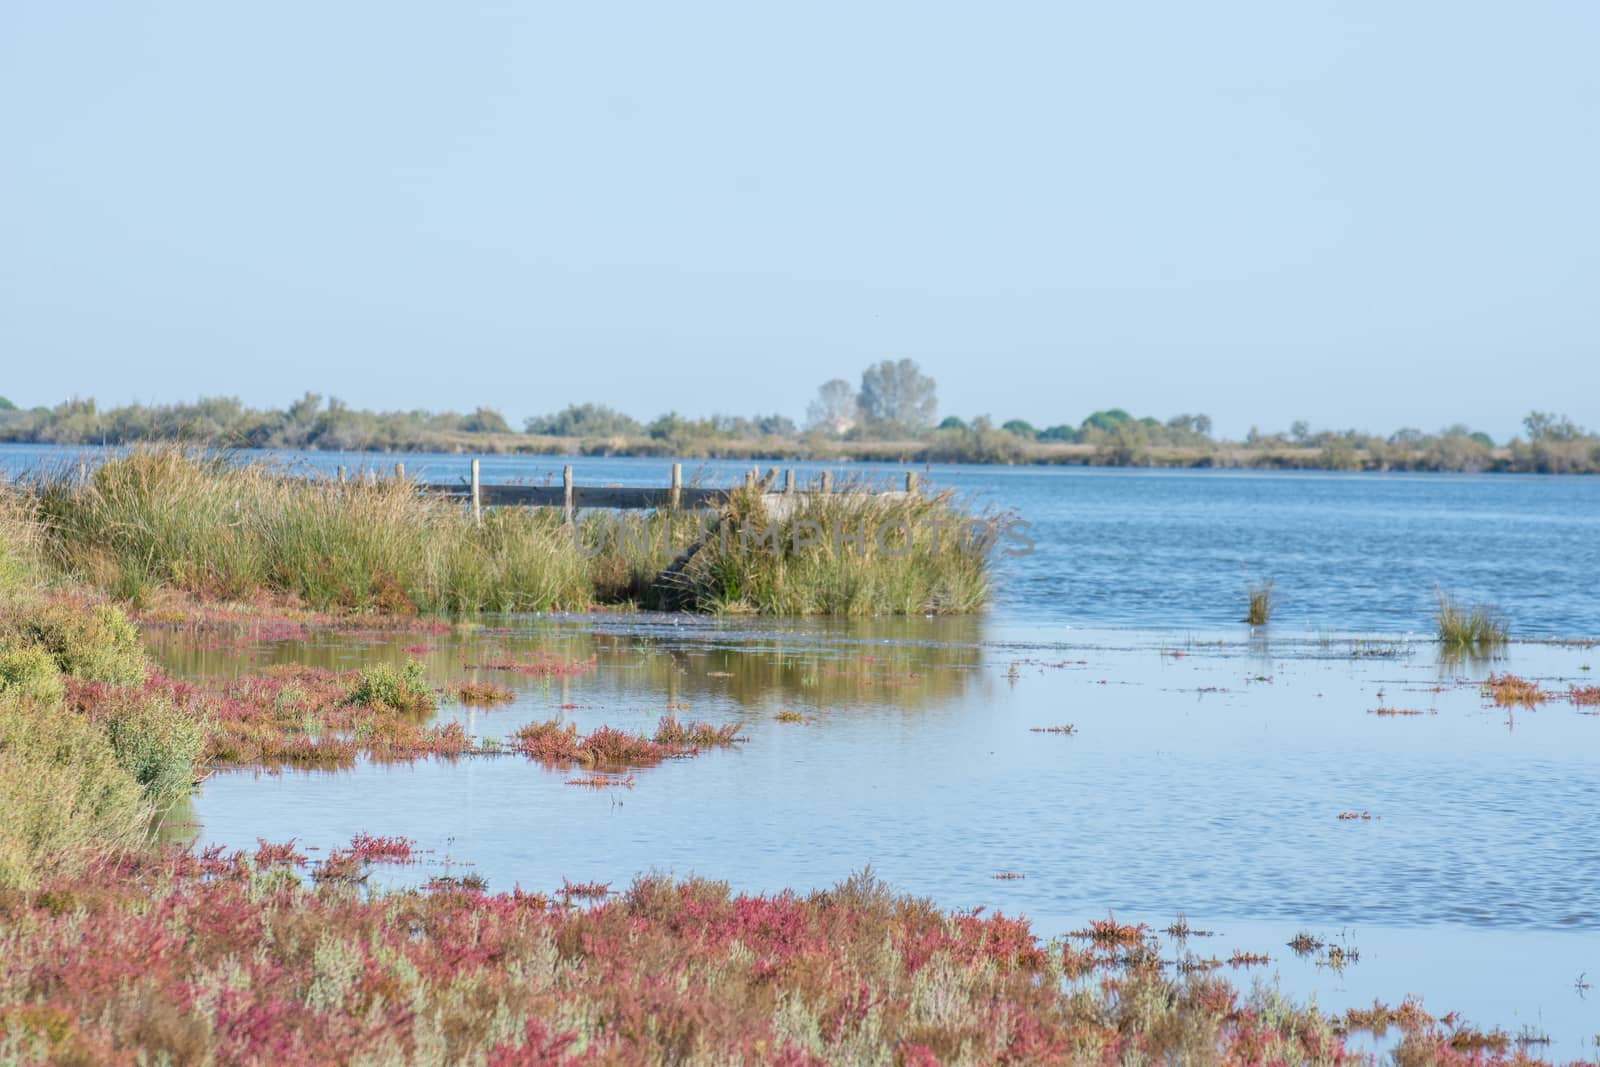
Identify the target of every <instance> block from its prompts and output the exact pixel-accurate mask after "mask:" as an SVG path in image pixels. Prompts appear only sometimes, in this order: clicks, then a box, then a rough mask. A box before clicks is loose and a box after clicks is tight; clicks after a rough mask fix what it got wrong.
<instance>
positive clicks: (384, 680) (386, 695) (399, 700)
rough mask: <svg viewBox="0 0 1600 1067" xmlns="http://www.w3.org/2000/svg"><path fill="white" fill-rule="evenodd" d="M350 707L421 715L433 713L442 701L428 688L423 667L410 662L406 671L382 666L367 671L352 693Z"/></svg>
mask: <svg viewBox="0 0 1600 1067" xmlns="http://www.w3.org/2000/svg"><path fill="white" fill-rule="evenodd" d="M350 703H352V704H358V705H360V706H361V707H364V708H393V709H394V710H395V711H409V712H420V711H432V710H433V709H434V708H435V707H436V706H437V705H438V698H437V697H436V696H435V694H434V692H433V690H432V689H430V688H429V687H428V680H427V676H426V674H425V673H424V672H423V669H422V664H420V663H418V662H417V661H416V660H414V659H408V660H406V662H405V665H404V666H403V667H398V668H397V667H392V666H390V665H389V664H387V663H380V664H378V665H377V666H374V667H368V668H366V669H365V670H363V671H362V672H361V673H360V675H358V676H357V678H356V685H355V688H354V689H352V690H351V691H350Z"/></svg>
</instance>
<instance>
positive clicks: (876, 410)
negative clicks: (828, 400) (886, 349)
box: [861, 359, 939, 433]
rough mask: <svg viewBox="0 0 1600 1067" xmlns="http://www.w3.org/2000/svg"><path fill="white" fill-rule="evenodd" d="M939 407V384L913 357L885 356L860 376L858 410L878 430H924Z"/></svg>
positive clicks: (931, 423) (930, 423)
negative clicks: (890, 358)
mask: <svg viewBox="0 0 1600 1067" xmlns="http://www.w3.org/2000/svg"><path fill="white" fill-rule="evenodd" d="M938 407H939V398H938V387H937V385H936V384H935V383H934V380H933V379H932V378H930V377H928V376H927V375H926V374H923V373H922V369H921V368H920V367H918V366H917V363H916V360H912V359H902V360H899V361H895V360H889V359H886V360H884V361H883V362H882V363H879V364H877V365H875V366H872V367H868V368H867V369H866V371H864V372H863V373H862V375H861V411H862V414H863V415H865V416H866V421H867V423H868V425H870V426H871V427H873V428H874V429H876V430H879V431H880V432H895V431H901V432H905V431H909V432H913V433H915V432H916V431H919V430H924V429H927V428H928V427H929V426H931V425H933V416H934V412H935V411H937V410H938Z"/></svg>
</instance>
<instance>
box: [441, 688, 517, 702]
mask: <svg viewBox="0 0 1600 1067" xmlns="http://www.w3.org/2000/svg"><path fill="white" fill-rule="evenodd" d="M450 692H451V695H452V696H454V697H455V698H456V701H457V702H458V703H461V704H465V705H466V706H467V707H469V708H494V707H499V706H500V705H501V704H509V703H511V702H512V701H513V700H515V699H517V695H516V694H515V693H513V692H512V691H511V690H509V689H507V688H506V687H505V686H503V685H495V684H494V683H493V682H462V683H461V684H460V685H458V686H456V687H455V688H454V689H452V690H451V691H450Z"/></svg>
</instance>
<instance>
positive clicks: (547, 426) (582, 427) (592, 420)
mask: <svg viewBox="0 0 1600 1067" xmlns="http://www.w3.org/2000/svg"><path fill="white" fill-rule="evenodd" d="M522 428H523V430H524V431H525V432H527V433H532V434H542V435H544V436H546V437H629V436H632V435H634V434H637V433H639V432H640V430H641V427H640V425H639V421H638V420H637V419H635V418H633V417H631V416H629V415H624V414H623V413H622V412H620V411H616V410H614V409H612V408H608V407H606V406H605V405H604V404H569V405H567V406H566V407H565V408H563V409H562V410H561V411H558V412H556V413H555V414H554V415H538V416H535V417H533V418H530V419H528V420H526V421H525V422H524V423H523V426H522Z"/></svg>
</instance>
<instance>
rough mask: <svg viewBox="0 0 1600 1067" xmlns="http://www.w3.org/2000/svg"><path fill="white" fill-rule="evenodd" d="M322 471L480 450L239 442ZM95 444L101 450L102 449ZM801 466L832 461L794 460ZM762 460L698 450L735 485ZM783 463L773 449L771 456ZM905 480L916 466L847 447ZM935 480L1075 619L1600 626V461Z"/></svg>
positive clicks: (1054, 607)
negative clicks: (1256, 610)
mask: <svg viewBox="0 0 1600 1067" xmlns="http://www.w3.org/2000/svg"><path fill="white" fill-rule="evenodd" d="M82 451H83V450H80V449H75V448H35V447H32V446H16V445H10V446H0V472H9V473H11V474H13V475H14V474H17V473H19V472H22V471H24V470H27V469H29V468H31V467H35V466H38V465H40V464H49V463H63V462H69V461H75V459H76V457H77V456H78V455H79V454H80V453H81V452H82ZM239 455H240V457H241V458H257V459H269V460H271V461H273V462H282V463H286V464H288V465H290V466H292V467H294V468H297V469H302V470H305V471H308V472H321V473H332V472H333V471H334V470H336V468H337V467H339V466H340V465H344V466H347V467H349V468H350V469H351V470H359V469H361V468H363V467H364V466H375V467H378V468H380V469H383V470H389V469H391V468H392V466H393V464H394V462H395V461H397V460H400V461H403V462H404V463H405V464H406V469H407V472H408V473H409V474H411V475H414V476H417V477H420V478H423V479H425V480H432V481H442V482H450V481H464V480H465V479H466V477H467V469H468V460H467V457H465V456H448V455H438V454H408V455H404V456H373V455H364V454H357V453H337V452H302V453H259V452H256V453H251V452H243V453H239ZM90 456H91V458H92V456H93V453H90ZM564 464H571V465H572V467H573V468H574V472H575V473H574V477H575V479H576V480H577V482H578V483H579V484H620V485H665V484H666V481H667V473H668V469H669V466H670V462H669V461H667V460H659V459H605V458H586V457H555V456H485V457H483V460H482V477H483V480H484V481H485V482H511V481H522V482H532V483H539V484H543V483H546V482H554V483H556V484H559V483H560V479H561V468H562V466H563V465H564ZM784 466H789V467H793V468H794V470H795V471H796V474H797V477H799V478H801V479H802V480H804V479H808V478H810V477H812V476H814V475H815V474H816V473H818V472H820V471H821V470H823V469H824V467H823V466H822V465H817V464H785V465H784ZM749 467H750V465H749V464H747V463H739V462H711V461H708V462H696V461H689V462H686V463H685V465H684V472H685V478H686V479H698V480H699V481H700V482H701V483H702V484H716V485H726V484H731V483H733V482H735V481H736V480H737V479H739V478H740V477H742V475H743V473H744V472H745V471H746V470H748V469H749ZM763 467H765V465H763ZM827 469H831V470H832V471H834V472H835V477H836V478H846V477H857V478H864V479H867V480H869V481H872V482H875V483H877V484H879V485H897V484H899V482H900V480H901V479H902V478H903V474H904V471H905V470H906V469H907V468H905V467H901V466H896V465H893V464H868V463H861V464H849V465H845V466H837V465H835V466H832V467H829V468H827ZM917 470H918V472H919V474H921V476H922V477H923V478H924V480H925V481H926V482H928V483H930V484H931V485H933V486H935V487H948V488H952V489H954V490H956V491H957V492H958V493H959V494H961V495H962V496H963V497H964V498H966V499H968V500H970V501H972V503H973V504H974V506H976V507H980V508H990V509H994V510H997V511H1005V512H1011V513H1014V514H1015V515H1016V517H1017V518H1019V519H1021V520H1024V521H1026V522H1028V523H1029V524H1031V525H1030V526H1029V527H1028V528H1026V530H1025V531H1023V532H1025V533H1027V535H1028V536H1029V537H1030V538H1031V539H1032V541H1033V544H1034V550H1033V551H1032V552H1031V553H1030V554H1028V555H1026V556H1022V557H1018V558H1003V557H1002V558H998V559H997V561H996V582H997V595H996V599H995V603H994V612H995V614H996V616H997V617H999V618H1002V619H1018V620H1023V619H1031V620H1038V619H1047V620H1051V621H1054V622H1059V623H1063V624H1067V625H1071V626H1079V627H1083V626H1091V627H1092V626H1116V627H1133V628H1146V629H1150V628H1154V629H1172V628H1180V629H1181V628H1211V627H1216V626H1222V625H1228V624H1231V623H1233V622H1235V621H1237V620H1238V619H1239V618H1240V617H1241V615H1242V614H1243V610H1244V595H1245V594H1244V588H1245V585H1246V583H1247V582H1249V581H1254V580H1258V579H1262V578H1270V579H1272V580H1273V581H1274V582H1275V583H1276V592H1277V597H1278V614H1277V616H1276V617H1275V623H1276V625H1277V626H1278V627H1279V628H1280V629H1293V630H1298V631H1301V632H1320V631H1378V632H1387V633H1411V632H1422V631H1426V630H1428V629H1429V628H1430V613H1431V611H1432V609H1433V605H1434V590H1435V588H1436V587H1438V588H1442V589H1444V590H1446V591H1448V592H1450V593H1452V594H1456V595H1458V596H1459V597H1461V598H1463V599H1466V600H1483V601H1486V602H1489V603H1492V604H1494V605H1496V606H1498V607H1499V608H1500V609H1501V610H1502V611H1503V612H1504V614H1505V615H1506V616H1507V618H1508V619H1509V621H1510V623H1511V627H1512V631H1513V633H1514V634H1517V635H1523V636H1545V637H1570V636H1580V635H1581V636H1588V635H1596V634H1600V478H1590V477H1581V476H1568V477H1557V476H1544V475H1464V474H1335V473H1319V472H1301V471H1296V472H1268V471H1218V470H1195V471H1188V470H1185V471H1153V470H1106V469H1093V468H1080V467H996V466H954V465H948V466H947V465H935V466H923V467H919V468H917Z"/></svg>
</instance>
